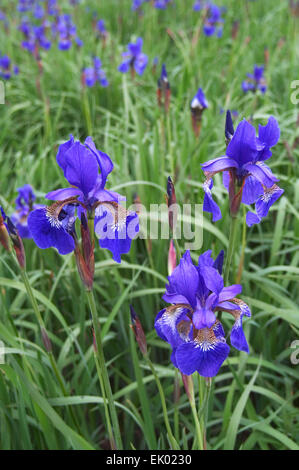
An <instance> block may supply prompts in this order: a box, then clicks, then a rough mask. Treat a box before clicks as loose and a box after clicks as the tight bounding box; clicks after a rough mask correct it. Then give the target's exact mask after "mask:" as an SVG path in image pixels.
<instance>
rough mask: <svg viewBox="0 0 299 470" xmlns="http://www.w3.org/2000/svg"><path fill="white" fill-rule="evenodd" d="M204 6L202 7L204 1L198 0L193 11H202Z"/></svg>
mask: <svg viewBox="0 0 299 470" xmlns="http://www.w3.org/2000/svg"><path fill="white" fill-rule="evenodd" d="M202 8H203V5H202V0H196V2H195V3H194V5H193V10H194V11H200V10H202Z"/></svg>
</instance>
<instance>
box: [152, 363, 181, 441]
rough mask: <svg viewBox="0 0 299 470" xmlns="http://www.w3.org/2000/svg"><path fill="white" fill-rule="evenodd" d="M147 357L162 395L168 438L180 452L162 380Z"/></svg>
mask: <svg viewBox="0 0 299 470" xmlns="http://www.w3.org/2000/svg"><path fill="white" fill-rule="evenodd" d="M144 357H145V360H146V362H147V364H148V366H149V368H150V370H151V372H152V374H153V376H154V378H155V381H156V384H157V387H158V390H159V394H160V398H161V404H162V410H163V416H164V422H165V426H166V429H167V433H168V437H169V440H170V443H171V446H172V448H173V449H174V450H180V447H179V444H178V443H177V441H176V439H175V437H174V435H173V433H172V429H171V426H170V423H169V419H168V414H167V406H166V400H165V395H164V391H163V387H162V385H161V382H160V379H159V377H158V375H157V372H156V370H155V367H154V365H153V363H152V361H151V360H150V358H149V357H148V355H146V356H144Z"/></svg>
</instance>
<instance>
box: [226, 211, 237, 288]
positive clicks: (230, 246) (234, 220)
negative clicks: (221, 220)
mask: <svg viewBox="0 0 299 470" xmlns="http://www.w3.org/2000/svg"><path fill="white" fill-rule="evenodd" d="M237 220H238V218H237V217H232V218H231V224H230V232H229V239H228V250H227V256H226V263H225V270H224V285H225V286H226V285H227V283H228V280H229V273H230V267H231V263H232V259H233V254H234V249H235V241H236V233H237Z"/></svg>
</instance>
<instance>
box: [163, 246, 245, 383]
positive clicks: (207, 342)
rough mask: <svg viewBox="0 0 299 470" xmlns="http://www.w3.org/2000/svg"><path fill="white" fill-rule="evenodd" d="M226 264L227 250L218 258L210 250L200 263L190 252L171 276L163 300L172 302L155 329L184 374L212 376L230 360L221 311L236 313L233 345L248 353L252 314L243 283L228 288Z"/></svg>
mask: <svg viewBox="0 0 299 470" xmlns="http://www.w3.org/2000/svg"><path fill="white" fill-rule="evenodd" d="M222 265H223V252H220V253H219V255H218V257H217V258H216V260H215V261H214V260H213V258H212V257H211V250H209V251H206V252H205V253H203V254H202V255H201V256H199V259H198V265H197V266H195V265H194V264H193V262H192V259H191V256H190V252H189V251H187V252H186V253H185V255H184V256H183V258H181V261H180V264H179V265H178V266H177V267H176V268H175V269H174V271H173V272H172V274H171V275H170V276H169V277H168V284H167V285H166V293H165V294H164V296H163V300H165V302H168V303H171V304H172V305H171V306H170V307H167V308H164V309H163V310H161V311H160V312H159V313H158V315H157V317H156V320H155V328H156V331H157V333H158V335H159V336H160V338H162V339H163V340H164V341H167V342H168V343H169V344H170V345H171V347H172V354H171V360H172V362H173V364H174V365H175V367H177V368H178V369H179V370H180V371H181V372H182V374H186V375H191V374H193V372H195V371H197V372H198V373H199V374H200V375H202V376H204V377H213V376H215V375H216V374H217V373H218V371H219V368H220V367H221V365H222V363H223V362H224V361H225V359H226V358H227V356H228V354H229V350H230V348H229V346H228V345H227V344H226V340H225V337H224V336H225V333H224V330H223V327H222V324H221V323H220V321H219V320H217V319H216V316H215V312H217V311H223V312H227V313H230V314H231V315H232V316H233V317H234V320H235V322H234V326H233V328H232V331H231V335H230V341H231V344H232V346H234V347H235V348H236V349H238V350H240V351H245V352H247V353H248V352H249V347H248V344H247V341H246V338H245V335H244V332H243V328H242V320H243V316H244V315H246V316H251V313H250V310H249V307H248V306H247V305H246V304H245V303H244V302H243V301H242V300H240V299H237V298H236V295H238V294H240V293H241V291H242V286H241V285H239V284H234V285H231V286H228V287H224V284H223V279H222V275H221V273H222Z"/></svg>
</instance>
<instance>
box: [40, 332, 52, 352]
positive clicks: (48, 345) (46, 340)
mask: <svg viewBox="0 0 299 470" xmlns="http://www.w3.org/2000/svg"><path fill="white" fill-rule="evenodd" d="M41 333H42V339H43V343H44V346H45V348H46V351H47V352H51V351H52V343H51V340H50V338H49V336H48V333H47V332H46V330H45V329H44V328H42V329H41Z"/></svg>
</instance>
